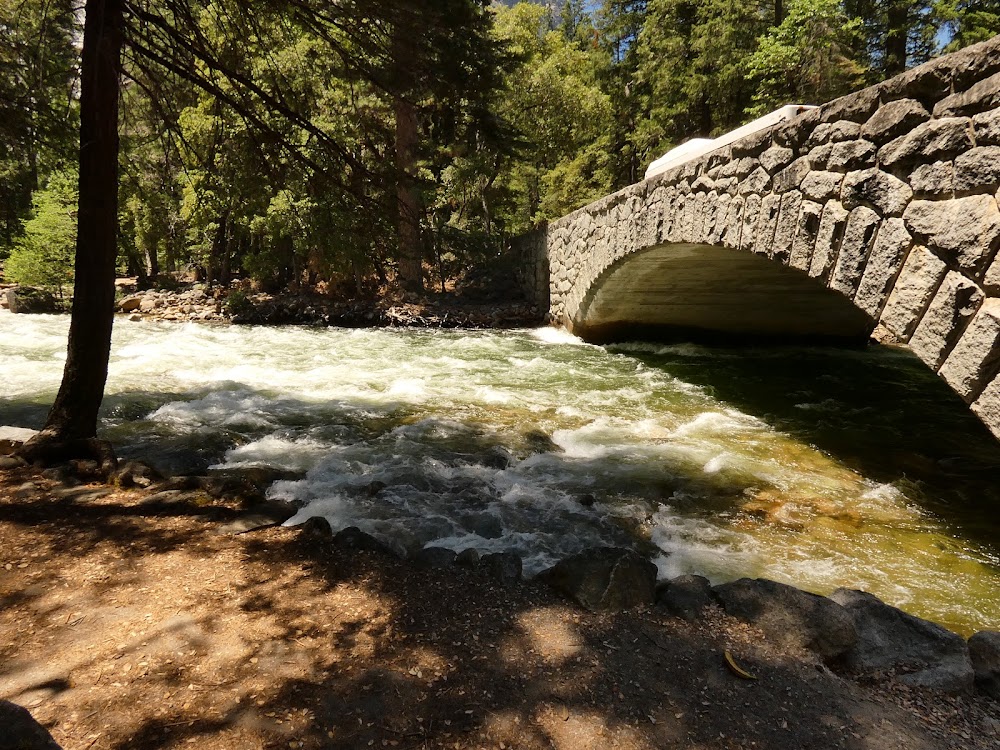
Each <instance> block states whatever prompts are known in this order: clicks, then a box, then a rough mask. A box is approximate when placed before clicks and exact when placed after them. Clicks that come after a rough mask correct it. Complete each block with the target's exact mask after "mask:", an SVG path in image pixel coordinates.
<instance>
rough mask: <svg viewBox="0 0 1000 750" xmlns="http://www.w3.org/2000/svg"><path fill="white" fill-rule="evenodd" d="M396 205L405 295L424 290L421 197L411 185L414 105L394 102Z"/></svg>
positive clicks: (401, 272) (413, 154)
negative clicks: (397, 207) (421, 246)
mask: <svg viewBox="0 0 1000 750" xmlns="http://www.w3.org/2000/svg"><path fill="white" fill-rule="evenodd" d="M395 110H396V203H397V204H398V206H399V218H398V232H399V245H398V250H399V257H398V258H397V262H398V265H399V283H400V285H401V286H402V287H403V289H404V290H405V291H407V292H415V293H418V294H419V293H420V292H422V291H423V289H424V279H423V269H422V264H421V258H422V253H421V252H420V198H419V196H418V195H417V190H416V185H415V184H414V175H413V171H414V163H415V161H416V159H415V152H416V147H417V114H416V111H415V109H414V106H413V105H412V104H411V103H410V102H407V101H404V100H402V99H396V103H395Z"/></svg>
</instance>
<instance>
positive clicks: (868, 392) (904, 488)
mask: <svg viewBox="0 0 1000 750" xmlns="http://www.w3.org/2000/svg"><path fill="white" fill-rule="evenodd" d="M67 322H68V321H67V319H66V318H64V317H56V316H25V315H20V316H15V315H11V314H10V313H8V312H6V311H0V366H2V370H3V377H2V379H0V424H4V423H5V424H14V425H18V426H25V427H38V426H39V425H40V424H41V422H42V420H43V418H44V415H45V411H46V408H47V406H48V404H49V403H50V402H51V399H52V398H53V396H54V394H55V391H56V389H57V387H58V383H59V378H60V376H61V370H62V360H63V357H64V349H65V334H66V327H67ZM102 413H103V425H102V431H103V434H104V435H105V436H106V437H108V438H110V439H111V440H112V441H114V443H115V444H116V445H117V447H118V452H119V455H121V456H125V457H131V456H135V457H142V458H143V459H144V460H147V461H149V462H150V463H153V464H154V465H156V466H157V467H158V468H160V469H161V470H163V471H166V472H187V471H193V470H199V471H200V470H205V469H207V468H209V467H219V466H231V467H238V466H258V465H267V466H273V467H280V468H284V469H289V470H293V471H295V472H299V475H300V476H301V478H300V479H296V480H291V481H283V482H278V483H276V484H275V485H273V487H272V489H271V493H272V494H273V495H274V496H276V497H279V498H283V499H288V500H293V501H295V502H296V503H298V504H300V505H301V506H302V510H301V512H300V513H299V514H298V516H297V517H296V518H295V519H293V522H295V521H301V520H304V519H305V518H307V517H309V516H311V515H324V516H326V517H327V518H328V519H329V520H330V522H331V524H332V525H333V526H334V528H335V529H336V528H339V527H344V526H348V525H356V526H359V527H361V528H362V529H364V530H366V531H368V532H370V533H373V534H375V535H376V536H379V537H380V538H382V539H383V540H385V541H387V542H389V543H391V544H392V545H394V546H395V547H397V548H398V549H399V550H400V551H405V552H412V551H414V550H416V549H419V548H420V547H421V546H423V545H426V544H434V545H439V546H447V547H452V548H454V549H456V550H461V549H464V548H466V547H476V548H477V549H479V550H480V551H481V552H490V551H498V550H513V551H516V552H518V553H519V554H520V555H521V556H522V557H523V558H524V561H525V568H526V572H528V573H529V574H531V573H534V572H537V571H539V570H541V569H543V568H545V567H546V566H548V565H550V564H551V563H552V562H553V561H555V560H556V559H558V558H560V557H563V556H566V555H568V554H572V553H574V552H577V551H579V550H581V549H583V548H586V547H590V546H595V545H608V544H614V545H629V546H633V547H635V548H637V549H640V550H641V551H643V552H645V553H646V554H648V555H649V556H650V558H651V559H653V560H654V561H655V562H656V563H657V565H658V566H659V570H660V575H661V577H669V576H674V575H678V574H680V573H700V574H703V575H706V576H708V577H709V578H710V579H712V580H713V581H724V580H729V579H733V578H737V577H740V576H764V577H769V578H773V579H776V580H779V581H785V582H788V583H792V584H795V585H797V586H800V587H803V588H807V589H811V590H813V591H816V592H819V593H826V592H829V591H830V590H832V589H833V588H835V587H837V586H850V587H856V588H861V589H865V590H867V591H871V592H873V593H875V594H876V595H878V596H880V597H882V598H883V599H885V600H886V601H888V602H890V603H892V604H895V605H897V606H900V607H903V608H904V609H907V610H908V611H910V612H913V613H914V614H918V615H920V616H923V617H927V618H930V619H932V620H935V621H938V622H941V623H943V624H946V625H948V626H949V627H952V628H954V629H956V630H959V631H960V632H963V633H966V634H968V633H970V632H972V631H973V630H976V629H982V628H987V627H990V628H996V627H998V626H1000V542H998V540H1000V535H998V534H997V532H998V530H1000V512H998V509H1000V486H998V482H997V480H996V477H997V476H998V474H997V471H998V467H1000V446H998V445H997V444H996V443H995V441H994V440H993V439H992V438H991V437H990V436H989V434H988V433H987V432H986V430H985V429H984V428H982V427H981V426H980V425H979V423H978V422H977V421H976V420H975V419H974V418H973V417H972V416H971V415H970V414H969V413H968V411H967V410H966V409H965V407H964V406H963V405H962V404H961V402H960V401H958V399H957V398H956V397H954V396H953V395H952V394H951V393H950V391H948V390H947V388H945V387H944V386H943V384H942V383H940V382H939V381H938V379H937V378H936V376H934V375H933V374H932V373H930V372H929V371H927V370H926V369H925V368H924V367H923V365H921V364H920V363H919V362H918V361H917V360H916V359H915V358H913V357H912V356H910V355H909V354H907V353H905V352H902V351H899V350H895V349H889V348H876V349H873V350H870V351H864V352H862V351H837V350H828V349H801V348H800V349H716V348H704V347H700V346H694V345H678V346H656V345H622V346H612V347H596V346H590V345H586V344H583V343H582V342H580V341H579V340H577V339H575V338H573V337H571V336H569V335H567V334H565V333H561V332H559V331H556V330H555V329H539V330H533V331H528V330H526V331H515V332H469V331H426V330H339V329H307V328H243V327H208V326H199V325H194V324H186V325H184V324H166V323H134V322H127V321H124V320H119V321H118V322H117V323H116V326H115V341H114V348H113V352H112V361H111V371H110V378H109V382H108V397H107V398H106V399H105V404H104V409H103V412H102Z"/></svg>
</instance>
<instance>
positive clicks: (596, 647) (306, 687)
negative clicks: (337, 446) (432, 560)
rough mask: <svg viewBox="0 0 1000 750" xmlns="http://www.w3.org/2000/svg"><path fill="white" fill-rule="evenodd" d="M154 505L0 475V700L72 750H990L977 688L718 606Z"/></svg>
mask: <svg viewBox="0 0 1000 750" xmlns="http://www.w3.org/2000/svg"><path fill="white" fill-rule="evenodd" d="M147 495H148V492H145V491H142V490H128V491H124V490H112V489H111V488H107V487H104V486H101V485H91V486H85V487H77V488H65V487H62V486H61V485H58V484H55V483H54V482H51V481H48V480H45V479H42V478H41V477H39V476H38V475H37V473H35V472H33V471H32V470H30V469H21V470H15V471H9V472H0V698H5V699H8V700H12V701H14V702H16V703H19V704H21V705H23V706H25V707H27V708H28V709H29V710H30V711H31V712H32V714H33V715H34V716H35V718H36V719H38V720H39V721H40V722H41V723H42V724H44V725H45V726H46V727H47V728H48V729H49V731H51V733H52V735H53V736H54V737H55V739H56V741H57V742H59V743H60V744H61V745H62V746H63V747H64V748H66V750H111V749H112V748H115V749H123V748H186V747H197V748H199V750H223V749H225V750H242V749H243V748H248V749H249V748H368V747H372V748H385V747H391V748H400V749H401V750H403V749H408V748H500V749H501V750H508V749H514V748H517V749H519V750H520V749H522V748H523V749H526V750H527V749H531V750H534V749H538V750H541V749H542V748H558V749H559V750H564V749H565V750H569V749H572V750H587V749H591V748H593V749H594V750H596V749H598V748H601V749H603V748H613V747H620V748H631V749H635V750H640V749H645V748H690V749H692V750H694V749H699V750H701V749H704V750H708V749H716V748H718V749H722V748H775V749H782V750H783V749H786V748H787V749H788V750H791V749H793V748H794V749H795V750H805V749H807V748H817V749H819V748H822V749H823V750H827V749H830V748H850V749H851V750H862V749H870V750H889V749H891V748H906V749H907V750H924V749H929V748H968V749H970V750H973V749H979V748H982V749H984V750H985V749H986V748H992V750H996V748H998V747H1000V705H998V704H997V703H995V702H993V701H990V700H988V699H985V698H962V699H957V698H946V697H943V696H941V695H936V694H931V693H921V692H918V691H913V690H907V689H905V688H902V687H901V686H898V685H896V684H895V683H892V682H880V683H874V684H859V683H857V682H854V681H852V680H849V679H847V678H845V677H842V676H838V675H835V674H833V673H831V672H830V671H828V670H827V669H825V668H824V667H822V666H821V665H818V664H817V663H816V662H815V661H813V660H810V659H809V657H808V656H806V655H805V654H793V653H782V652H779V651H777V650H776V649H774V648H772V647H770V646H768V644H767V643H765V642H764V641H763V640H762V638H761V637H760V634H759V633H756V632H754V631H753V630H752V629H750V628H748V627H747V626H745V625H742V624H740V623H737V622H735V621H733V620H729V619H728V618H726V617H724V616H723V615H721V614H713V615H712V616H710V617H708V618H706V619H705V620H704V621H702V622H700V623H698V624H688V623H685V622H683V621H681V620H677V619H673V618H670V617H668V616H667V615H665V614H664V613H662V612H660V611H659V610H657V609H656V608H650V609H645V610H635V611H631V612H626V613H616V614H593V613H588V612H585V611H583V610H581V609H579V608H577V607H576V606H574V605H572V604H570V603H567V602H566V601H564V600H562V599H560V598H559V597H558V596H557V595H556V594H554V593H552V592H551V591H550V590H548V589H546V588H543V587H541V586H540V585H535V584H531V583H527V584H521V585H517V586H514V587H510V588H505V587H503V586H502V585H500V584H499V583H496V582H494V581H493V580H491V579H489V578H488V577H486V576H485V575H482V574H480V573H477V572H475V571H472V570H465V569H461V568H455V569H448V570H417V569H414V568H412V566H410V565H408V564H407V563H405V562H402V561H398V560H395V559H392V558H390V557H387V556H383V555H380V554H378V553H373V552H350V551H346V550H342V549H339V548H336V547H334V546H333V544H332V542H330V541H329V540H328V539H325V538H321V537H317V536H310V535H308V534H305V533H302V532H301V531H299V530H297V529H288V528H281V527H272V528H266V529H260V530H257V531H252V532H249V533H244V534H233V533H225V532H223V530H222V526H221V524H222V523H224V522H226V521H229V520H232V519H233V518H235V517H236V516H237V515H238V513H239V512H240V511H239V510H238V509H237V508H235V507H231V506H227V505H225V504H223V503H220V502H198V503H180V504H176V503H175V504H162V505H160V504H150V503H145V504H144V503H143V502H142V500H143V498H144V497H145V496H147ZM726 648H729V649H731V650H732V652H733V654H734V655H735V656H736V658H737V659H738V661H739V662H740V663H741V664H742V665H744V666H745V667H746V668H747V669H748V670H749V671H751V672H752V673H754V674H755V675H756V676H757V678H758V679H756V680H745V679H741V678H740V677H738V676H737V675H736V674H734V673H733V672H732V671H730V670H729V669H727V667H726V665H725V662H724V659H723V651H724V649H726Z"/></svg>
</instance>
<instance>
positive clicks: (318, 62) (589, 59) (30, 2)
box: [0, 0, 1000, 297]
mask: <svg viewBox="0 0 1000 750" xmlns="http://www.w3.org/2000/svg"><path fill="white" fill-rule="evenodd" d="M247 5H248V4H247V3H241V2H237V0H200V1H199V2H187V3H185V4H184V9H185V11H184V12H185V18H183V19H180V18H176V17H175V16H173V15H172V14H176V13H177V10H176V7H180V6H179V5H178V6H176V7H175V6H174V5H172V4H171V2H170V0H163V1H162V2H157V0H147V1H146V2H133V3H128V4H127V8H126V11H127V19H128V20H127V26H126V54H125V60H124V73H125V80H124V81H123V86H122V93H121V112H122V117H121V121H120V132H121V136H122V143H121V151H120V159H119V163H120V167H119V169H120V200H119V226H120V232H119V239H118V244H119V266H120V268H119V270H120V272H121V273H122V274H127V275H132V276H136V277H138V279H139V283H140V285H141V286H147V285H151V284H155V283H157V281H158V280H161V281H162V280H163V279H164V278H168V277H169V274H171V273H173V272H176V271H179V270H182V269H196V270H197V273H198V274H199V275H201V276H202V277H204V278H205V279H206V280H208V281H210V282H217V283H220V284H229V283H230V282H231V280H232V279H234V278H236V277H242V278H248V279H251V280H252V281H253V283H254V285H255V287H256V288H260V289H264V290H269V291H277V290H280V289H283V288H289V287H291V288H292V289H297V288H303V287H309V288H313V289H317V290H319V291H326V292H329V293H331V294H337V295H341V296H349V297H351V296H354V297H365V296H370V295H375V294H379V293H384V292H385V291H386V290H387V289H402V290H405V291H408V292H411V293H413V292H421V291H424V290H432V289H441V290H444V289H446V288H452V286H453V285H456V284H457V285H458V286H459V288H461V286H462V285H463V283H466V284H471V283H472V282H474V280H475V279H476V278H477V276H481V275H482V274H483V273H484V272H485V273H487V274H489V273H497V272H498V270H499V271H500V272H502V266H503V263H504V262H505V260H506V257H505V253H504V248H505V247H506V244H507V241H508V240H509V239H510V238H511V237H512V236H516V235H518V234H520V233H523V232H525V231H527V230H529V229H531V228H533V227H535V226H538V225H539V224H540V223H542V222H544V221H546V220H548V219H552V218H556V217H559V216H562V215H564V214H566V213H568V212H569V211H572V210H573V209H575V208H577V207H579V206H582V205H585V204H586V203H588V202H590V201H591V200H593V199H595V198H598V197H600V196H602V195H605V194H607V193H610V192H612V191H614V190H615V189H617V188H620V187H623V186H625V185H628V184H631V183H633V182H636V181H637V180H639V179H641V178H642V174H643V171H644V169H645V167H646V165H647V164H648V163H649V162H650V161H652V160H653V159H654V158H656V157H657V156H659V155H660V154H662V153H663V152H665V151H666V150H668V149H669V148H671V147H672V146H674V145H677V144H679V143H682V142H683V141H685V140H687V139H689V138H691V137H709V136H713V135H717V134H719V133H721V132H725V131H727V130H730V129H732V128H733V127H736V126H738V125H740V124H741V123H743V122H745V121H747V120H749V119H752V118H753V117H756V116H758V115H760V114H763V113H765V112H767V111H770V110H772V109H774V108H776V107H778V106H781V105H782V104H786V103H806V104H818V103H821V102H824V101H828V100H830V99H832V98H835V97H836V96H839V95H841V94H845V93H848V92H850V91H853V90H856V89H858V88H860V87H862V86H865V85H868V84H872V83H876V82H878V81H880V80H883V79H885V78H887V77H891V76H893V75H896V74H898V73H899V72H901V71H903V70H904V69H905V68H907V67H910V66H912V65H915V64H919V63H921V62H923V61H925V60H927V59H928V58H930V57H932V56H934V55H935V54H939V53H941V52H950V51H953V50H956V49H959V48H961V47H964V46H966V45H968V44H972V43H975V42H978V41H982V40H984V39H987V38H989V37H991V36H993V35H994V34H996V33H1000V0H986V1H977V0H845V1H841V0H770V1H766V2H763V3H760V4H757V3H745V2H732V1H730V0H698V1H697V2H691V1H687V0H640V1H630V0H605V1H604V2H584V1H583V0H565V1H564V2H554V3H553V2H550V3H545V4H539V3H518V4H516V5H512V6H511V5H503V4H499V3H493V4H492V5H491V4H489V3H486V2H478V1H477V0H434V1H433V2H429V3H422V2H405V1H401V0H394V2H393V3H387V4H384V6H383V9H382V10H375V8H377V7H379V4H378V3H377V2H376V3H373V2H371V1H370V0H369V2H365V0H346V1H345V2H344V3H339V4H337V7H338V9H341V10H342V12H343V13H344V14H345V15H344V17H345V18H346V17H347V14H353V15H351V16H350V21H351V22H350V23H344V22H341V23H338V22H337V19H336V18H333V19H330V18H324V19H323V20H324V22H323V23H317V22H316V18H318V16H316V15H315V13H304V12H303V13H295V12H294V10H295V9H296V8H297V7H300V6H301V7H305V6H307V5H309V3H308V0H302V2H301V3H296V2H290V3H284V4H282V3H278V4H275V5H274V6H273V7H275V8H280V10H274V11H273V12H268V11H267V7H268V6H267V4H263V5H262V6H261V7H260V8H256V9H255V10H254V12H248V11H247V8H246V6H247ZM285 6H288V7H287V8H286V7H285ZM289 8H291V9H292V11H293V12H289ZM385 8H392V9H393V11H394V15H391V16H390V15H388V14H387V12H386V11H385V10H384V9H385ZM164 19H166V22H164ZM82 21H83V18H82V12H81V7H80V3H79V2H76V1H75V0H0V263H3V271H2V273H3V275H4V277H5V278H6V279H7V280H8V281H15V282H21V283H25V284H30V285H38V286H48V287H54V288H58V289H62V288H63V287H68V286H69V285H71V283H72V280H73V255H74V250H75V242H76V238H75V231H76V210H77V174H76V171H75V170H76V163H77V156H78V154H79V147H80V143H79V107H78V100H79V96H78V93H79V65H80V56H79V52H80V49H79V46H80V42H81V39H82ZM181 21H183V22H184V25H185V29H186V33H185V34H184V35H183V36H182V35H173V34H172V33H171V30H172V29H173V28H174V27H175V23H176V25H178V26H179V25H180V22H181ZM185 45H187V46H185Z"/></svg>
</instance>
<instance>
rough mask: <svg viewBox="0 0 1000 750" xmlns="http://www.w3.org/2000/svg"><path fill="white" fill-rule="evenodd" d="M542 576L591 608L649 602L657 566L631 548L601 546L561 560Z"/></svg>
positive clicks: (614, 608)
mask: <svg viewBox="0 0 1000 750" xmlns="http://www.w3.org/2000/svg"><path fill="white" fill-rule="evenodd" d="M542 576H543V580H544V581H546V582H547V583H548V584H549V585H550V586H552V587H553V588H555V589H556V590H558V591H561V592H562V593H564V594H566V595H567V596H569V597H570V598H572V599H573V600H575V601H576V602H578V603H579V604H581V605H582V606H584V607H586V608H587V609H590V610H602V609H604V610H608V609H610V610H619V609H629V608H631V607H635V606H638V605H640V604H652V603H653V601H654V600H655V597H656V566H655V565H653V563H651V562H649V560H646V559H645V558H643V557H641V556H640V555H638V554H636V553H635V552H633V551H632V550H628V549H621V548H619V547H600V548H597V549H590V550H586V551H584V552H581V553H580V554H578V555H573V556H572V557H567V558H566V559H565V560H560V561H559V562H558V563H556V565H555V566H554V567H552V568H549V569H548V570H547V571H545V573H543V574H542Z"/></svg>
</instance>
